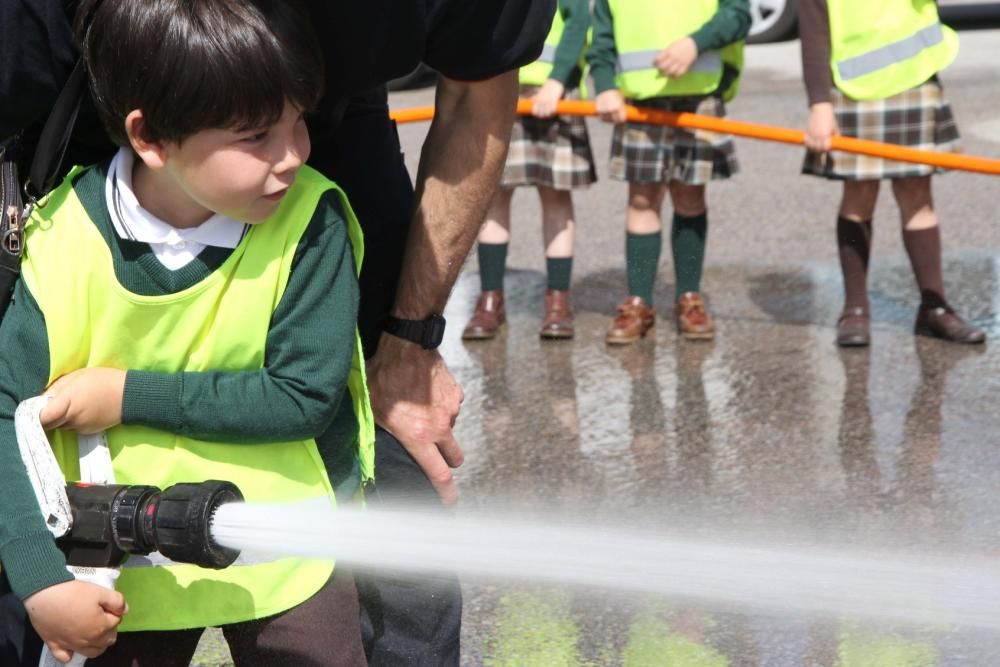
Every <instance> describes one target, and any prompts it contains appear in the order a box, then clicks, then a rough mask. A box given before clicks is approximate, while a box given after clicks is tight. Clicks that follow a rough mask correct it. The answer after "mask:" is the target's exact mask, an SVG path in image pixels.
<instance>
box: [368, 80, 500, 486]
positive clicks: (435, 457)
mask: <svg viewBox="0 0 1000 667" xmlns="http://www.w3.org/2000/svg"><path fill="white" fill-rule="evenodd" d="M516 100H517V73H516V72H507V73H505V74H501V75H500V76H496V77H493V78H491V79H487V80H484V81H475V82H461V81H455V80H452V79H448V78H445V77H442V78H441V80H440V82H439V83H438V88H437V97H436V100H435V104H436V112H435V117H434V121H433V122H432V123H431V126H430V130H429V132H428V135H427V139H426V140H425V142H424V146H423V149H422V151H421V156H420V166H419V169H418V172H417V183H416V198H417V205H416V210H415V212H414V217H413V221H412V224H411V226H410V231H409V241H408V244H407V248H406V255H405V257H404V260H403V271H402V277H401V278H400V283H399V290H398V292H397V297H396V304H395V307H394V308H393V310H392V315H394V316H396V317H400V318H404V319H413V320H419V319H423V318H425V317H427V316H428V315H430V314H431V313H440V312H442V311H443V310H444V307H445V304H446V303H447V301H448V295H449V293H450V292H451V288H452V286H453V285H454V284H455V280H456V279H457V277H458V273H459V271H460V270H461V268H462V264H463V262H464V261H465V257H466V255H467V254H468V252H469V249H470V248H471V247H472V243H473V241H474V240H475V238H476V234H477V233H478V231H479V226H480V224H481V223H482V221H483V217H484V216H485V214H486V209H487V207H488V205H489V202H490V199H491V198H492V196H493V193H494V191H495V189H496V185H497V181H498V179H499V176H500V171H501V170H502V169H503V165H504V160H505V159H506V155H507V144H508V142H509V140H510V131H511V126H512V124H513V118H514V108H515V104H516ZM368 376H369V387H370V389H371V394H372V407H373V409H374V411H375V420H376V421H377V422H378V423H379V424H380V425H381V426H382V427H383V428H385V429H386V430H388V431H389V432H390V433H392V434H393V435H394V436H396V438H397V439H399V440H400V442H402V443H403V446H404V447H406V450H407V451H408V452H409V453H410V455H411V456H412V457H413V458H414V459H415V460H416V462H417V464H418V465H419V466H420V467H421V469H422V470H423V471H424V473H425V474H426V475H427V477H428V479H430V481H431V483H432V484H433V485H434V487H435V488H436V489H437V491H438V493H439V494H440V495H441V498H442V500H443V501H444V502H445V503H451V502H454V501H455V500H456V498H457V497H458V492H457V489H456V487H455V482H454V479H453V477H452V472H451V468H454V467H457V466H459V465H461V463H462V459H463V455H462V450H461V448H460V447H459V445H458V442H456V440H455V437H454V435H453V433H452V426H454V423H455V419H456V418H457V416H458V412H459V408H460V406H461V403H462V399H463V394H462V389H461V387H459V386H458V383H457V382H456V381H455V379H454V378H453V377H452V375H451V373H450V372H449V371H448V368H447V366H446V365H445V363H444V360H443V359H442V358H441V355H440V354H439V353H438V352H437V350H424V349H423V348H421V347H420V346H419V345H416V344H414V343H410V342H407V341H404V340H402V339H400V338H396V337H395V336H391V335H388V334H383V336H382V338H381V340H380V341H379V345H378V350H377V352H376V354H375V356H374V357H373V358H372V359H371V360H370V361H369V363H368Z"/></svg>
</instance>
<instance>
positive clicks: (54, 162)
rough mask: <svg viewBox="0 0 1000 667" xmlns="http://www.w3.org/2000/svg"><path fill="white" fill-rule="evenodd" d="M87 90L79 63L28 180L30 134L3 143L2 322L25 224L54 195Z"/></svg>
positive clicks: (0, 201) (39, 142)
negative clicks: (39, 206)
mask: <svg viewBox="0 0 1000 667" xmlns="http://www.w3.org/2000/svg"><path fill="white" fill-rule="evenodd" d="M86 87H87V73H86V68H85V67H84V65H83V61H82V60H79V61H77V63H76V66H75V67H74V68H73V71H72V73H70V75H69V79H68V80H67V81H66V85H65V86H64V87H63V89H62V92H60V93H59V97H58V98H57V99H56V103H55V106H53V107H52V112H51V113H50V114H49V117H48V119H47V120H46V121H45V126H44V127H43V128H42V132H41V134H40V135H39V136H38V140H37V143H36V145H35V148H34V155H33V157H32V159H31V166H30V168H28V169H27V177H26V178H22V177H21V176H22V173H23V170H24V167H23V165H24V164H25V161H24V160H23V156H25V155H27V154H28V151H27V148H26V144H28V143H31V142H30V141H29V140H28V139H26V138H25V137H26V135H24V134H21V135H18V136H16V137H13V138H12V139H10V140H8V141H7V142H6V143H0V319H2V318H3V315H4V313H6V312H7V306H9V305H10V300H11V296H12V295H13V292H14V283H16V282H17V276H18V274H20V272H21V254H22V253H23V252H24V224H25V223H26V222H27V221H28V217H29V216H30V215H31V211H32V209H33V208H34V207H35V206H36V204H37V202H38V200H40V199H42V198H44V197H45V195H47V194H48V193H49V192H51V191H52V188H53V186H54V185H55V182H56V179H58V178H59V176H60V169H61V168H62V161H63V157H64V156H65V154H66V147H67V146H68V145H69V139H70V136H71V135H72V134H73V126H74V125H75V124H76V116H77V114H78V113H79V111H80V102H81V100H82V99H83V95H84V93H85V92H86Z"/></svg>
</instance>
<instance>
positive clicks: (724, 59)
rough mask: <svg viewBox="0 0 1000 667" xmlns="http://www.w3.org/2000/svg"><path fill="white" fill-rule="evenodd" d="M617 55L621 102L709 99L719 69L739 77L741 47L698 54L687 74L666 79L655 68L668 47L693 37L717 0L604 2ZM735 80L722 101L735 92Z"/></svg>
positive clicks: (716, 84) (719, 77) (715, 87)
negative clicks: (607, 10)
mask: <svg viewBox="0 0 1000 667" xmlns="http://www.w3.org/2000/svg"><path fill="white" fill-rule="evenodd" d="M608 7H609V9H610V10H611V14H612V18H613V26H614V38H615V48H616V50H617V51H618V54H619V55H618V62H617V63H616V75H615V84H616V86H617V87H618V89H619V90H621V91H622V94H623V95H625V97H628V98H631V99H635V100H644V99H649V98H652V97H678V96H687V95H708V94H711V93H714V92H716V91H717V90H718V88H719V84H720V83H721V82H722V74H723V67H724V64H725V65H729V66H731V67H732V68H733V69H734V70H736V71H737V72H739V71H740V70H741V69H742V65H743V44H742V42H738V43H736V44H730V45H729V46H726V47H725V48H723V49H721V50H719V51H706V52H705V53H702V54H699V56H698V59H697V60H696V61H695V62H694V64H692V66H691V69H690V70H688V72H687V73H686V74H685V75H684V76H682V77H679V78H670V77H667V76H665V75H664V74H663V73H662V72H660V70H658V69H657V68H656V66H655V65H654V64H653V62H654V59H655V58H656V55H657V54H658V53H659V52H660V51H662V50H663V49H664V48H665V47H666V46H668V45H670V44H672V43H673V42H675V41H677V40H679V39H681V38H683V37H687V36H689V35H691V34H693V33H694V32H696V31H697V30H698V29H699V28H700V27H701V26H703V25H704V24H705V23H706V22H708V21H709V20H711V18H712V17H713V16H714V15H715V13H716V11H718V8H719V3H718V0H608ZM737 85H738V77H736V80H734V81H733V85H732V86H731V87H730V89H728V90H726V91H724V97H725V99H727V100H728V99H731V98H732V97H733V95H735V93H736V88H737Z"/></svg>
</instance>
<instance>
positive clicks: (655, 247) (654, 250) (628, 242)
mask: <svg viewBox="0 0 1000 667" xmlns="http://www.w3.org/2000/svg"><path fill="white" fill-rule="evenodd" d="M666 192H667V186H666V185H665V184H663V183H629V185H628V212H627V213H626V215H625V230H626V234H625V266H626V271H627V275H628V293H629V295H630V296H638V297H642V299H643V301H644V302H645V303H646V305H647V306H648V307H652V305H653V290H654V287H655V285H656V274H657V271H658V270H659V266H660V247H661V246H662V243H663V234H662V229H663V223H662V222H661V220H660V209H661V208H662V207H663V197H664V195H665V194H666Z"/></svg>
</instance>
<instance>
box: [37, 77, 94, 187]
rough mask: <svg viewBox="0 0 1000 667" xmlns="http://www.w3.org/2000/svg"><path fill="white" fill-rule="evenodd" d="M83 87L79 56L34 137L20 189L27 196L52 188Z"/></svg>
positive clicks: (74, 119)
mask: <svg viewBox="0 0 1000 667" xmlns="http://www.w3.org/2000/svg"><path fill="white" fill-rule="evenodd" d="M86 89H87V68H86V67H85V66H84V64H83V58H80V59H79V60H77V61H76V65H75V66H74V67H73V71H72V72H71V73H70V75H69V79H67V80H66V85H64V86H63V89H62V91H61V92H60V93H59V97H58V98H57V99H56V103H55V105H54V106H53V107H52V111H51V113H49V117H48V119H46V121H45V126H44V127H43V128H42V133H41V135H39V137H38V145H37V146H36V147H35V156H34V158H32V160H31V168H30V169H29V170H28V178H27V180H25V182H24V192H25V194H26V195H28V197H29V198H30V199H40V198H42V197H44V196H45V195H47V194H48V193H49V192H51V191H52V188H53V186H54V185H55V181H56V178H58V177H59V171H60V167H61V166H62V161H63V157H64V156H65V155H66V147H67V146H68V145H69V138H70V136H71V135H72V134H73V126H74V125H75V124H76V116H77V114H78V113H79V112H80V103H81V101H82V100H83V95H84V93H85V92H86Z"/></svg>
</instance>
